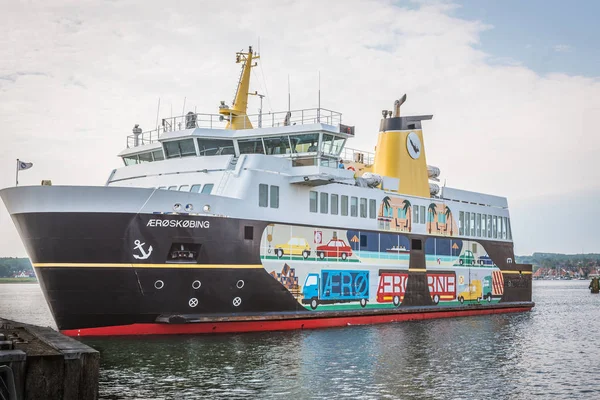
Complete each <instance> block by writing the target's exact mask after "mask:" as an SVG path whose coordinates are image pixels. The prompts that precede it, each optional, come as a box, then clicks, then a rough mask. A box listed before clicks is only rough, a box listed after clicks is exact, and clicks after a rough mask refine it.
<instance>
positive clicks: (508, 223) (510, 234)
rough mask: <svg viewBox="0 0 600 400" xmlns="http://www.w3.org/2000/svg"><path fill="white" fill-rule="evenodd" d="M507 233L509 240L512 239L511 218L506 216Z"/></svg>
mask: <svg viewBox="0 0 600 400" xmlns="http://www.w3.org/2000/svg"><path fill="white" fill-rule="evenodd" d="M506 234H507V238H508V240H512V232H511V231H510V218H506Z"/></svg>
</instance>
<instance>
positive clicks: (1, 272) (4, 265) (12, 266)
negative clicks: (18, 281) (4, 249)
mask: <svg viewBox="0 0 600 400" xmlns="http://www.w3.org/2000/svg"><path fill="white" fill-rule="evenodd" d="M17 276H21V277H23V276H28V277H34V276H35V274H34V272H33V267H32V266H31V262H30V261H29V258H14V257H0V278H13V277H17Z"/></svg>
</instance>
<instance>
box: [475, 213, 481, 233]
mask: <svg viewBox="0 0 600 400" xmlns="http://www.w3.org/2000/svg"><path fill="white" fill-rule="evenodd" d="M475 223H476V224H477V228H476V229H475V231H476V232H475V236H477V237H481V214H479V213H478V214H477V219H476V220H475Z"/></svg>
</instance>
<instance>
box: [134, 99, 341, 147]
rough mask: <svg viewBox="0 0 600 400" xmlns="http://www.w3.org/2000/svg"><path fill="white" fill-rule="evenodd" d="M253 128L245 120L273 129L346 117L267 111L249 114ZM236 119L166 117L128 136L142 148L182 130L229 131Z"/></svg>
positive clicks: (319, 110) (329, 122) (313, 110)
mask: <svg viewBox="0 0 600 400" xmlns="http://www.w3.org/2000/svg"><path fill="white" fill-rule="evenodd" d="M247 117H248V120H249V121H250V123H251V126H248V127H246V126H245V123H246V120H245V119H243V122H242V126H243V128H244V129H246V128H251V127H252V128H272V127H280V126H290V125H306V124H317V123H321V124H327V125H339V124H341V123H342V114H341V113H339V112H337V111H332V110H328V109H326V108H307V109H302V110H291V111H279V112H267V113H262V114H248V115H247ZM232 118H240V117H239V116H238V117H234V116H233V115H232V114H231V113H230V114H229V116H227V115H222V114H202V113H191V112H190V113H188V114H187V115H182V116H178V117H171V118H163V119H162V120H161V122H160V124H159V126H158V127H157V128H156V129H153V130H151V131H145V132H142V133H140V134H138V135H135V134H134V135H129V136H127V147H128V148H130V147H136V146H142V145H145V144H150V143H154V142H156V141H158V137H159V136H161V135H162V134H164V133H166V132H173V131H180V130H183V129H194V128H205V129H225V128H226V126H227V122H228V120H231V119H232Z"/></svg>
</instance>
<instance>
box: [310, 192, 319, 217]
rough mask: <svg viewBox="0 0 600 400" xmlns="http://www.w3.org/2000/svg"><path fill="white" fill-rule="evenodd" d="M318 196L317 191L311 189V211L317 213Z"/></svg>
mask: <svg viewBox="0 0 600 400" xmlns="http://www.w3.org/2000/svg"><path fill="white" fill-rule="evenodd" d="M317 196H318V193H317V192H314V191H312V190H311V191H310V193H309V205H310V212H314V213H316V212H317V211H318V209H317V208H318V204H317Z"/></svg>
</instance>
